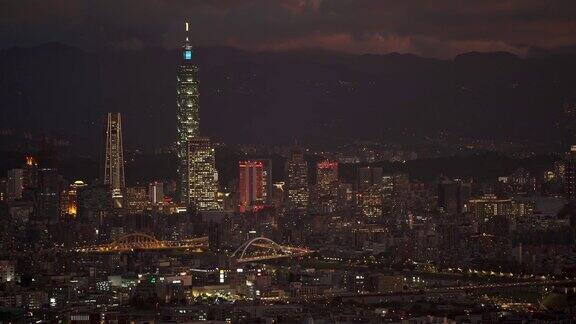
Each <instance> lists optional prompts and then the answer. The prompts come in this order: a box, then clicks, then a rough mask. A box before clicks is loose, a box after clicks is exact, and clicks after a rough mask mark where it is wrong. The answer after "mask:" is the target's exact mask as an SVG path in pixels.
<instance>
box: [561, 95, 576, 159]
mask: <svg viewBox="0 0 576 324" xmlns="http://www.w3.org/2000/svg"><path fill="white" fill-rule="evenodd" d="M562 113H563V114H562V118H561V119H560V125H559V126H560V128H561V129H560V131H561V132H562V137H561V140H562V148H563V149H565V150H570V148H571V146H572V145H573V143H574V141H576V98H568V99H567V100H566V101H565V102H564V107H563V111H562Z"/></svg>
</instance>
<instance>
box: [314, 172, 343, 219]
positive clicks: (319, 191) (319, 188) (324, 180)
mask: <svg viewBox="0 0 576 324" xmlns="http://www.w3.org/2000/svg"><path fill="white" fill-rule="evenodd" d="M316 196H317V199H316V201H315V205H316V206H317V207H319V208H320V211H322V212H332V211H334V210H335V209H336V204H337V200H338V163H337V162H330V161H323V162H319V163H317V164H316Z"/></svg>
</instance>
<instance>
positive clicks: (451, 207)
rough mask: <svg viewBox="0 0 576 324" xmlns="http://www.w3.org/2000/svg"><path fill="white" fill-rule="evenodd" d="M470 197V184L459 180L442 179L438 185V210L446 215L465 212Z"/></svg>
mask: <svg viewBox="0 0 576 324" xmlns="http://www.w3.org/2000/svg"><path fill="white" fill-rule="evenodd" d="M470 196H471V184H470V182H465V181H462V180H460V179H454V180H450V179H444V180H442V181H441V182H440V183H438V208H441V209H442V210H443V211H444V212H445V213H448V214H459V213H462V212H464V211H466V206H467V204H468V201H469V200H470Z"/></svg>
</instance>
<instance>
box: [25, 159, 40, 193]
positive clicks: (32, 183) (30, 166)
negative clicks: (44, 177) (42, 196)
mask: <svg viewBox="0 0 576 324" xmlns="http://www.w3.org/2000/svg"><path fill="white" fill-rule="evenodd" d="M37 187H38V164H37V163H36V160H35V159H34V157H32V156H27V157H26V163H25V164H24V188H25V189H34V188H37Z"/></svg>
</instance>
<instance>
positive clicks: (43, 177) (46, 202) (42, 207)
mask: <svg viewBox="0 0 576 324" xmlns="http://www.w3.org/2000/svg"><path fill="white" fill-rule="evenodd" d="M61 182H62V181H61V177H60V175H59V174H58V171H57V170H56V169H54V168H42V169H40V170H39V172H38V209H37V215H36V217H37V219H38V220H42V221H48V222H56V221H57V220H58V218H59V216H60V188H61Z"/></svg>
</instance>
